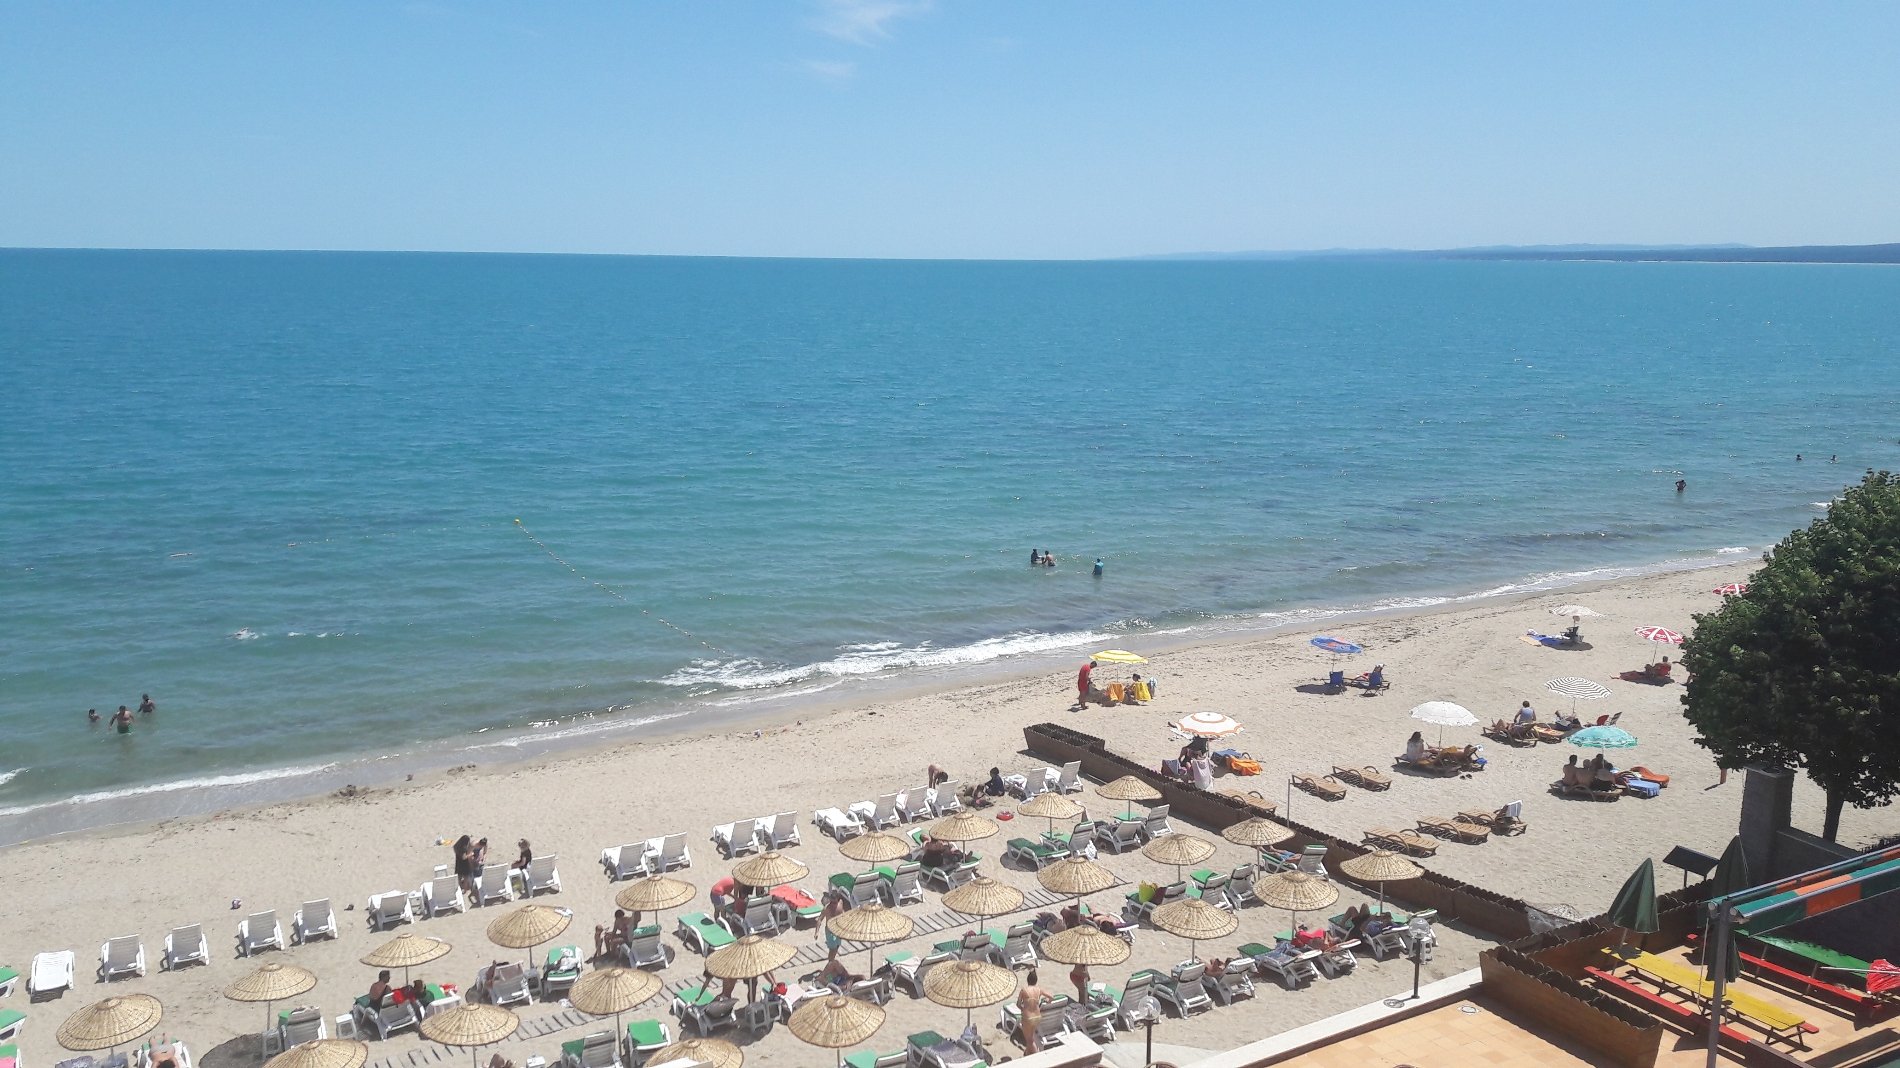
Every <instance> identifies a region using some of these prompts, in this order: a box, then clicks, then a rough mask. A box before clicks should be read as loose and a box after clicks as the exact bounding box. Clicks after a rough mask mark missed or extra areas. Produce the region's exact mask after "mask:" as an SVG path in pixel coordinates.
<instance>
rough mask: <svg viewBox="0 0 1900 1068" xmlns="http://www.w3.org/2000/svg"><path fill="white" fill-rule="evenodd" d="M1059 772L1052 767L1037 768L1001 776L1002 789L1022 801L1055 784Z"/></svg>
mask: <svg viewBox="0 0 1900 1068" xmlns="http://www.w3.org/2000/svg"><path fill="white" fill-rule="evenodd" d="M1059 774H1061V773H1060V772H1058V771H1056V769H1054V768H1038V769H1036V770H1035V771H1031V772H1025V773H1024V774H1021V775H1005V776H1003V789H1004V790H1005V791H1007V792H1008V793H1009V794H1010V795H1011V796H1012V797H1018V798H1021V799H1022V800H1024V801H1027V800H1029V799H1030V798H1032V797H1035V796H1036V795H1037V794H1039V793H1043V792H1044V791H1046V790H1048V789H1049V788H1050V787H1052V786H1054V785H1055V781H1056V776H1057V775H1059Z"/></svg>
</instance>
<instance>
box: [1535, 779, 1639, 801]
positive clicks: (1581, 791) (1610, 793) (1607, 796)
mask: <svg viewBox="0 0 1900 1068" xmlns="http://www.w3.org/2000/svg"><path fill="white" fill-rule="evenodd" d="M1550 792H1551V793H1553V794H1556V795H1557V796H1558V797H1570V798H1582V799H1583V800H1585V801H1615V800H1617V799H1618V798H1620V797H1622V796H1623V791H1621V790H1592V789H1590V788H1589V787H1588V786H1573V785H1571V784H1569V783H1566V782H1564V781H1563V780H1562V779H1558V780H1557V781H1556V782H1553V783H1551V784H1550Z"/></svg>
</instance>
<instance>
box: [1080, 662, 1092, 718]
mask: <svg viewBox="0 0 1900 1068" xmlns="http://www.w3.org/2000/svg"><path fill="white" fill-rule="evenodd" d="M1094 674H1095V661H1093V660H1090V661H1089V662H1088V663H1086V664H1083V665H1082V670H1081V671H1078V672H1076V673H1075V705H1076V707H1077V708H1087V707H1088V705H1089V688H1090V687H1091V686H1092V685H1093V678H1092V676H1093V675H1094Z"/></svg>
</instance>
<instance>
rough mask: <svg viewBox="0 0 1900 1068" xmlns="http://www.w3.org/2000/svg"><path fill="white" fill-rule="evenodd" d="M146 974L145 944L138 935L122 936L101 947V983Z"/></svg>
mask: <svg viewBox="0 0 1900 1068" xmlns="http://www.w3.org/2000/svg"><path fill="white" fill-rule="evenodd" d="M144 974H145V944H144V943H143V942H140V941H139V936H138V935H120V936H119V937H117V938H113V939H110V940H108V941H107V942H106V943H105V944H103V945H101V946H100V947H99V981H100V982H111V981H112V980H114V979H118V978H121V977H122V976H127V975H144Z"/></svg>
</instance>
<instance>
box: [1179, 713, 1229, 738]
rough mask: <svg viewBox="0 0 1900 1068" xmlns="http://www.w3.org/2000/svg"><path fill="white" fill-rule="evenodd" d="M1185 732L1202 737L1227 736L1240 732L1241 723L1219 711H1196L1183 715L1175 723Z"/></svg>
mask: <svg viewBox="0 0 1900 1068" xmlns="http://www.w3.org/2000/svg"><path fill="white" fill-rule="evenodd" d="M1174 725H1175V726H1176V727H1177V728H1179V729H1180V730H1181V732H1182V733H1183V734H1193V735H1198V736H1199V737H1202V738H1225V737H1227V736H1228V735H1230V734H1239V733H1240V729H1241V728H1240V724H1238V723H1236V722H1234V719H1233V717H1232V716H1226V715H1222V714H1221V713H1219V712H1196V713H1194V714H1192V715H1188V716H1182V717H1181V718H1180V719H1179V720H1176V721H1175V724H1174Z"/></svg>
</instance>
